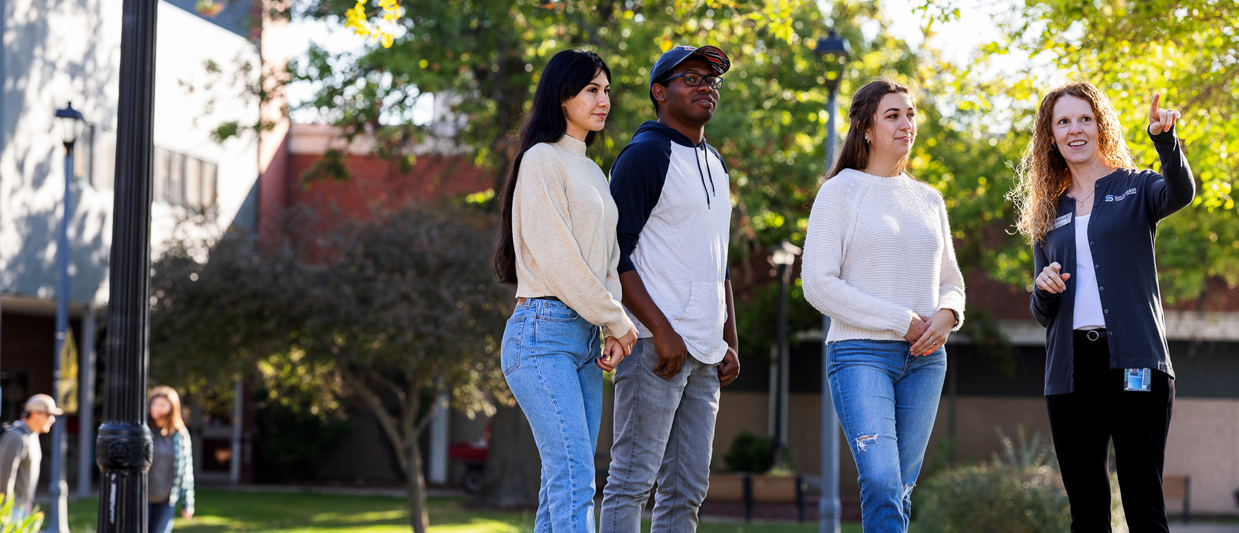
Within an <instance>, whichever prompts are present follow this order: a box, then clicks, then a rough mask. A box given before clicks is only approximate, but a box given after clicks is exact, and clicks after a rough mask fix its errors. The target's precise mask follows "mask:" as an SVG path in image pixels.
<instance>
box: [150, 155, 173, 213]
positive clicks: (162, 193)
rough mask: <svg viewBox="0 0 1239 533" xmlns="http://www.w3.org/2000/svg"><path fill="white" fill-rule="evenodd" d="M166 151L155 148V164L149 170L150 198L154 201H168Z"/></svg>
mask: <svg viewBox="0 0 1239 533" xmlns="http://www.w3.org/2000/svg"><path fill="white" fill-rule="evenodd" d="M168 155H169V153H168V151H167V150H164V149H163V148H156V149H155V165H154V168H153V169H152V172H151V198H153V199H154V200H155V201H156V202H166V201H168V195H167V192H166V191H167V189H168Z"/></svg>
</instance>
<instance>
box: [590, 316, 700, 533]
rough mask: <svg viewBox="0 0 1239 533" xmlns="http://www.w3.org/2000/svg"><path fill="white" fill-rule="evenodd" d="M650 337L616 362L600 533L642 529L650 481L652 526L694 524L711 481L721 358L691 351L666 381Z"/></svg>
mask: <svg viewBox="0 0 1239 533" xmlns="http://www.w3.org/2000/svg"><path fill="white" fill-rule="evenodd" d="M656 366H658V354H657V353H656V352H655V351H654V340H653V339H648V338H647V339H638V340H637V345H636V346H634V347H633V349H632V355H629V356H628V357H627V358H625V359H624V360H623V361H620V364H619V366H617V367H616V368H615V443H614V444H613V445H612V446H611V466H610V468H609V469H608V471H607V485H606V486H605V487H603V489H602V517H601V521H602V525H601V527H600V530H601V532H602V533H639V532H640V531H641V513H642V511H643V510H644V509H645V504H646V502H647V501H649V499H650V490H651V489H652V488H653V486H654V480H655V479H657V480H658V493H657V494H655V496H654V516H653V523H652V524H651V526H650V531H651V533H665V532H684V533H691V532H693V531H696V530H697V512H698V510H699V509H700V508H701V502H702V501H703V500H705V498H706V490H707V489H708V488H709V486H710V455H711V453H712V451H713V446H714V425H715V422H716V420H717V419H718V396H719V382H718V364H712V365H708V364H705V363H702V362H701V361H698V360H697V359H694V358H693V356H691V355H690V356H688V357H687V358H686V359H685V360H684V366H683V367H681V368H680V372H679V373H678V374H676V375H675V376H674V377H672V378H671V379H670V380H668V379H665V378H663V377H662V376H659V375H658V374H655V373H654V367H656Z"/></svg>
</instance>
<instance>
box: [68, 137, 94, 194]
mask: <svg viewBox="0 0 1239 533" xmlns="http://www.w3.org/2000/svg"><path fill="white" fill-rule="evenodd" d="M94 153H95V126H94V124H85V125H83V126H82V127H81V128H80V129H79V131H78V134H77V141H76V142H74V143H73V179H74V180H77V181H80V182H85V183H91V180H90V178H91V174H92V172H91V170H93V169H94V164H93V163H94V161H93V159H94Z"/></svg>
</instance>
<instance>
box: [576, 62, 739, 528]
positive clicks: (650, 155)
mask: <svg viewBox="0 0 1239 533" xmlns="http://www.w3.org/2000/svg"><path fill="white" fill-rule="evenodd" d="M730 67H731V61H730V60H729V59H728V58H727V55H726V54H724V53H723V51H722V50H720V49H718V48H716V47H713V46H704V47H701V48H694V47H691V46H680V47H676V48H672V49H671V50H668V51H667V52H665V53H664V54H662V56H660V57H659V58H658V61H657V62H656V63H654V68H653V70H652V71H651V72H650V100H651V101H652V102H653V103H654V111H655V112H656V113H657V115H658V120H657V121H647V122H646V123H644V124H642V125H641V127H639V128H637V132H636V134H634V135H633V137H632V142H631V143H629V144H628V146H627V147H625V148H624V150H623V151H622V152H620V155H619V157H618V158H616V160H615V166H613V167H612V168H611V196H612V197H614V198H615V203H616V206H617V207H618V208H619V224H618V228H617V232H616V233H617V236H618V240H619V245H620V263H619V272H620V283H621V284H622V285H623V291H624V292H623V294H624V295H623V304H624V308H625V309H626V310H627V311H628V313H629V315H630V316H631V317H632V319H633V322H634V323H635V324H636V325H637V329H638V331H639V333H640V335H639V338H638V340H637V344H636V346H634V347H633V350H632V355H631V356H629V357H627V358H625V359H624V360H623V361H621V362H620V364H619V366H618V367H616V369H615V378H614V379H615V441H614V444H613V445H612V446H611V465H610V468H609V470H608V477H607V484H606V487H605V488H604V489H603V500H602V511H601V517H600V518H601V531H602V533H637V532H639V531H640V529H641V513H642V511H643V510H644V507H645V503H646V501H647V500H649V495H650V490H651V488H652V487H653V483H654V480H655V479H657V480H658V493H657V495H656V496H655V498H654V521H653V529H652V531H653V532H662V531H694V530H695V529H696V528H697V511H698V509H699V508H700V507H701V502H702V500H704V499H705V496H706V489H707V487H708V486H709V479H710V454H711V451H712V449H713V444H714V424H715V420H716V418H717V416H718V398H719V387H720V386H722V385H726V384H728V383H731V382H732V381H733V380H735V379H736V376H738V375H739V373H740V364H739V362H738V361H737V352H736V350H737V346H738V344H737V339H736V322H735V316H734V313H733V312H732V309H733V305H732V297H731V281H730V279H728V278H729V277H728V274H727V245H728V242H729V241H730V239H731V189H730V183H729V181H728V176H727V165H726V164H724V163H723V158H722V157H721V156H720V155H719V153H718V151H716V150H715V149H714V147H712V146H710V145H709V144H706V141H705V126H706V123H707V122H709V121H710V118H711V117H713V116H714V111H715V110H716V109H717V108H718V102H719V88H720V87H721V86H722V78H721V77H720V76H722V75H723V73H725V72H727V69H729V68H730Z"/></svg>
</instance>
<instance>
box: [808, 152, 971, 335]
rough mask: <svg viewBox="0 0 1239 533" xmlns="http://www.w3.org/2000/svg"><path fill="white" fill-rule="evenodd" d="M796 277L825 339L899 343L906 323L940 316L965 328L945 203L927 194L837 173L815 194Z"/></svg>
mask: <svg viewBox="0 0 1239 533" xmlns="http://www.w3.org/2000/svg"><path fill="white" fill-rule="evenodd" d="M800 278H801V281H802V283H803V284H804V294H805V299H806V300H808V301H809V303H811V304H813V307H816V308H817V309H818V311H821V312H822V313H823V314H825V315H827V316H829V317H830V318H831V325H830V332H829V333H828V334H827V336H826V340H827V341H828V342H830V341H840V340H849V339H872V340H903V336H904V335H905V334H907V332H908V327H909V326H910V325H911V323H912V318H913V317H915V316H916V315H917V314H921V315H924V316H925V317H929V316H932V315H933V314H934V313H935V312H937V311H939V310H941V309H951V310H954V311H955V312H956V313H958V314H959V324H958V325H956V327H955V329H956V330H958V329H959V325H962V324H963V322H964V277H963V275H962V274H961V273H960V271H959V264H958V263H956V261H955V247H954V245H953V244H952V242H951V230H950V225H949V223H948V222H947V216H946V204H945V203H943V201H942V195H941V194H939V193H938V191H937V190H935V189H934V188H933V187H930V186H929V185H927V184H925V183H921V182H919V181H916V180H914V179H912V178H910V177H908V176H906V175H899V176H896V177H893V178H890V177H881V176H874V175H871V174H865V173H863V172H860V171H857V170H851V169H848V170H844V171H843V172H840V173H839V174H838V175H837V176H835V177H834V178H831V179H829V180H827V181H826V183H825V184H823V185H822V188H821V189H820V190H818V193H817V200H816V201H814V203H813V212H812V214H811V215H810V216H809V229H808V232H807V235H806V238H805V245H804V264H803V265H802V267H801V273H800Z"/></svg>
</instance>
